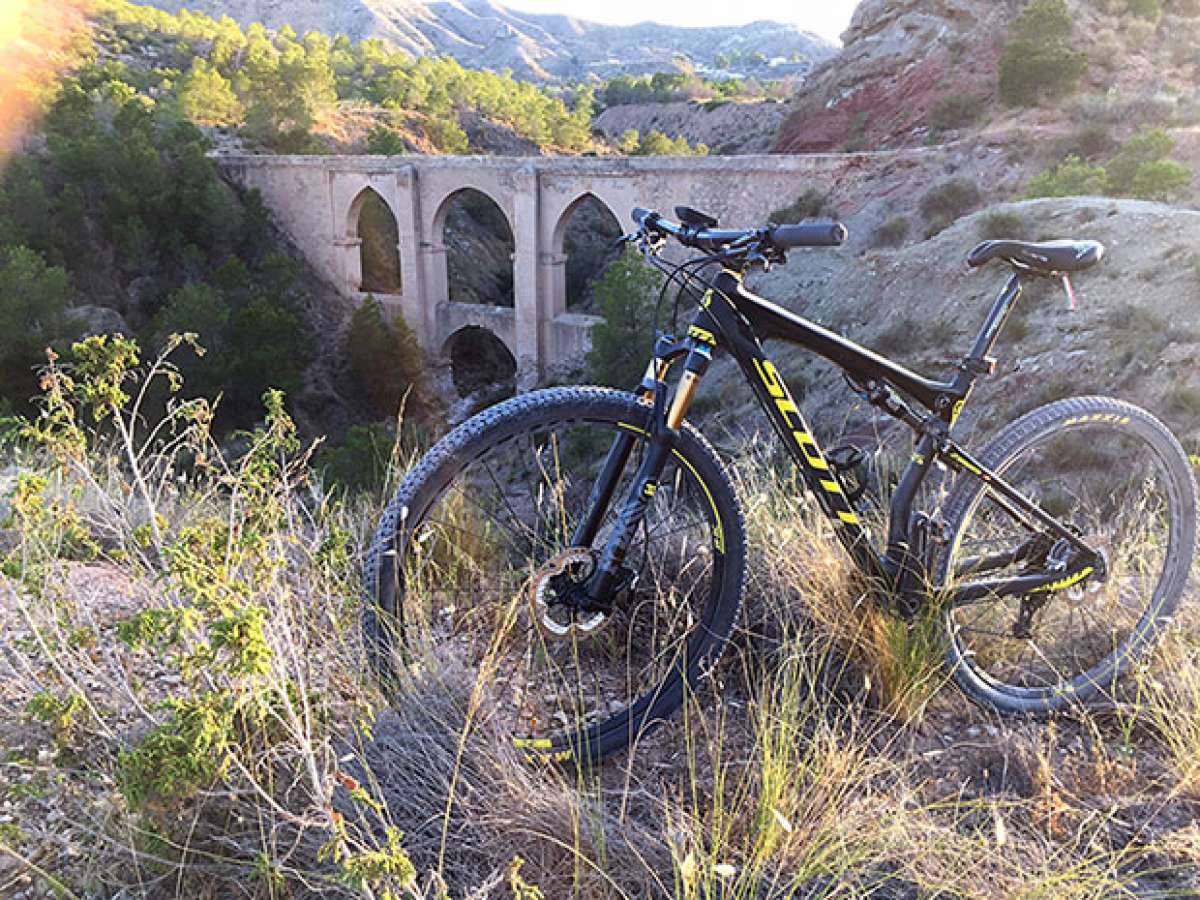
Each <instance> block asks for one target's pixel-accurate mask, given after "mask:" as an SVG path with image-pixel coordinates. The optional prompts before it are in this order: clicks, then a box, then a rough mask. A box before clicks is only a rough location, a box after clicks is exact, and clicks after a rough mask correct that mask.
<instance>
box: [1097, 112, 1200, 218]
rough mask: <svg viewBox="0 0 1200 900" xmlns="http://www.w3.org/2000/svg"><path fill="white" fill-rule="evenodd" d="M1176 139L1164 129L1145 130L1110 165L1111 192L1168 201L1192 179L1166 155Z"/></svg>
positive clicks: (1125, 145) (1186, 170)
mask: <svg viewBox="0 0 1200 900" xmlns="http://www.w3.org/2000/svg"><path fill="white" fill-rule="evenodd" d="M1174 147H1175V139H1174V138H1172V137H1171V136H1170V135H1169V134H1167V133H1166V132H1165V131H1163V130H1162V129H1161V128H1143V129H1142V130H1140V131H1139V132H1138V133H1137V134H1135V135H1134V136H1133V137H1131V138H1130V139H1129V140H1128V141H1126V142H1125V144H1124V145H1123V146H1122V147H1121V149H1120V151H1119V152H1118V153H1117V155H1116V156H1114V157H1113V158H1112V160H1111V161H1110V162H1109V163H1108V186H1109V190H1110V191H1111V192H1112V193H1113V194H1115V195H1117V196H1132V197H1143V198H1145V199H1150V200H1166V199H1169V198H1170V197H1171V196H1173V195H1174V194H1177V193H1178V192H1179V191H1180V190H1182V189H1183V188H1186V187H1187V186H1188V185H1189V184H1190V183H1191V180H1192V175H1191V172H1190V171H1188V169H1187V168H1186V167H1185V166H1183V165H1181V164H1180V163H1176V162H1174V161H1172V160H1168V159H1167V158H1166V157H1167V154H1169V153H1170V152H1171V150H1172V149H1174Z"/></svg>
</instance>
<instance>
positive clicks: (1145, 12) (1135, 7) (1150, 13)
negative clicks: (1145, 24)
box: [1125, 0, 1162, 22]
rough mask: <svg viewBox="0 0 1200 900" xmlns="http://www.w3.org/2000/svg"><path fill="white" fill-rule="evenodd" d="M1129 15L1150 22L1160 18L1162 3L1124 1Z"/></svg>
mask: <svg viewBox="0 0 1200 900" xmlns="http://www.w3.org/2000/svg"><path fill="white" fill-rule="evenodd" d="M1125 3H1126V6H1127V8H1128V9H1129V12H1130V14H1131V15H1134V16H1137V17H1138V18H1140V19H1146V20H1147V21H1150V22H1157V21H1158V20H1159V19H1161V18H1162V3H1161V2H1160V0H1125Z"/></svg>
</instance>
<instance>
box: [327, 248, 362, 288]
mask: <svg viewBox="0 0 1200 900" xmlns="http://www.w3.org/2000/svg"><path fill="white" fill-rule="evenodd" d="M333 252H334V255H335V256H336V257H337V258H338V270H339V271H340V272H341V273H342V284H343V285H345V290H347V291H349V292H350V293H351V294H357V293H358V292H359V291H360V290H361V289H362V280H363V273H362V238H357V237H335V238H334V239H333Z"/></svg>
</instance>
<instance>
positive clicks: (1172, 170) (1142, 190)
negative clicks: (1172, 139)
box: [1130, 159, 1192, 201]
mask: <svg viewBox="0 0 1200 900" xmlns="http://www.w3.org/2000/svg"><path fill="white" fill-rule="evenodd" d="M1191 183H1192V171H1191V169H1189V168H1188V167H1187V166H1185V165H1183V164H1182V163H1178V162H1176V161H1175V160H1173V159H1158V160H1155V161H1154V162H1148V163H1143V164H1142V165H1141V166H1139V167H1138V170H1137V174H1136V175H1134V176H1133V185H1132V187H1131V188H1130V193H1131V194H1133V196H1135V197H1141V198H1142V199H1143V200H1163V201H1166V200H1171V199H1173V198H1175V197H1177V196H1178V195H1179V194H1181V193H1182V192H1183V191H1184V190H1186V189H1187V188H1188V187H1189V186H1190V185H1191Z"/></svg>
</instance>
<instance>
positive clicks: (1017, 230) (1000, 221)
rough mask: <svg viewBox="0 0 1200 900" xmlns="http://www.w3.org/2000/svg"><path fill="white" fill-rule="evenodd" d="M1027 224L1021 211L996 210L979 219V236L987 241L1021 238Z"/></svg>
mask: <svg viewBox="0 0 1200 900" xmlns="http://www.w3.org/2000/svg"><path fill="white" fill-rule="evenodd" d="M1026 228H1027V226H1026V224H1025V220H1024V219H1023V218H1022V217H1021V215H1020V213H1015V212H1004V211H1001V210H995V211H993V212H989V213H987V214H986V215H985V216H983V218H981V219H980V220H979V237H980V238H982V239H983V240H985V241H998V240H1004V239H1006V238H1012V239H1015V240H1021V239H1022V238H1023V237H1024V235H1025V230H1026Z"/></svg>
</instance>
